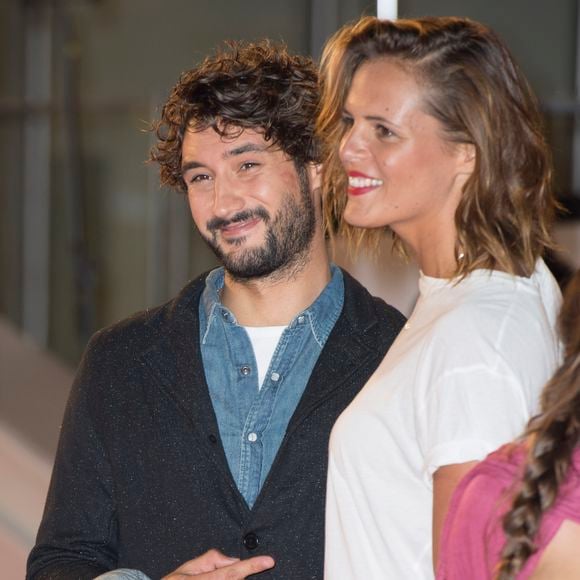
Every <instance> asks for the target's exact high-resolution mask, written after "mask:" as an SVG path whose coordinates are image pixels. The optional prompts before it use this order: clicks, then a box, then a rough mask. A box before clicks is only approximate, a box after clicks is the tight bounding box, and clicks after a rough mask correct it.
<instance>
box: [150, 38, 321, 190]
mask: <svg viewBox="0 0 580 580" xmlns="http://www.w3.org/2000/svg"><path fill="white" fill-rule="evenodd" d="M318 104H319V92H318V73H317V69H316V67H315V65H314V63H313V62H312V60H311V59H310V58H306V57H303V56H294V55H290V54H288V51H287V49H286V47H285V46H282V45H274V44H272V43H270V42H269V41H261V42H258V43H239V42H229V43H227V44H226V45H225V47H224V48H222V49H220V50H218V51H217V52H216V53H215V54H214V55H213V56H211V57H208V58H206V59H205V60H204V61H203V63H202V64H201V65H200V66H198V67H196V68H194V69H192V70H190V71H187V72H184V73H183V74H182V75H181V77H180V79H179V81H178V83H177V84H176V85H175V87H174V88H173V90H172V91H171V95H170V96H169V99H168V100H167V102H166V103H165V105H164V106H163V110H162V114H161V119H160V120H159V121H158V122H157V123H156V124H155V125H154V130H155V132H156V135H157V138H158V141H157V144H156V145H155V146H154V147H153V148H152V150H151V154H150V159H151V160H152V161H157V162H158V163H159V165H160V173H161V183H162V184H163V185H168V186H170V187H174V188H176V189H179V190H181V191H184V190H185V185H184V183H183V179H182V175H181V148H182V144H183V137H184V135H185V131H186V130H187V129H188V127H192V128H193V129H195V130H201V131H203V130H204V129H207V128H208V127H211V128H213V129H214V130H215V131H216V132H217V133H219V134H220V135H227V136H232V135H236V134H237V133H239V132H240V131H242V130H244V129H252V130H255V131H259V132H261V133H263V135H264V137H265V139H266V140H267V141H270V142H271V143H272V145H273V146H275V147H279V148H280V149H281V150H282V151H284V153H286V154H287V155H288V156H289V157H290V158H291V159H292V160H293V161H294V163H295V164H296V166H297V167H303V166H304V165H305V164H306V163H310V162H314V163H318V162H319V160H320V151H319V145H318V142H317V140H316V137H315V133H314V124H315V119H316V113H317V110H318Z"/></svg>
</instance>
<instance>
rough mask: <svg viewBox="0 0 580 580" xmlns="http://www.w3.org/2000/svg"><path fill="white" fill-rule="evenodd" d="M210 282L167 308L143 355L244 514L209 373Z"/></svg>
mask: <svg viewBox="0 0 580 580" xmlns="http://www.w3.org/2000/svg"><path fill="white" fill-rule="evenodd" d="M204 284H205V275H204V276H202V277H200V278H198V279H197V280H196V281H195V282H193V283H192V284H191V285H188V286H187V287H186V288H185V289H184V291H183V292H182V293H181V294H180V295H179V296H178V297H177V298H176V299H175V300H174V301H173V303H170V304H169V305H168V307H166V309H167V314H166V317H165V319H164V320H163V322H162V324H161V327H160V328H159V329H158V335H159V336H158V339H157V340H155V341H154V342H153V344H152V346H151V347H150V348H149V349H147V350H146V351H144V352H143V353H142V354H141V360H142V362H143V364H144V366H145V368H146V369H147V370H148V372H149V374H150V375H151V377H152V378H153V381H154V384H156V385H158V386H159V389H160V391H162V392H163V393H164V394H165V395H166V396H168V397H169V398H170V399H171V400H172V401H173V402H174V404H175V405H176V407H177V408H178V409H179V411H180V412H181V413H182V415H183V416H184V417H185V419H186V420H187V422H188V424H189V426H190V428H191V431H192V434H193V436H194V437H195V439H196V444H197V445H198V446H199V449H200V450H201V451H203V452H204V453H205V455H206V456H207V458H208V459H209V460H210V461H211V462H212V463H213V464H214V466H215V467H216V469H218V470H219V472H220V473H221V476H223V478H224V479H223V481H227V482H228V484H229V487H230V488H232V490H233V491H234V493H235V496H236V498H237V503H238V504H239V505H240V507H241V508H242V509H243V511H247V509H248V508H247V505H246V503H245V501H244V499H243V497H242V496H241V494H240V493H239V491H238V488H237V486H236V484H235V481H234V479H233V477H232V474H231V472H230V469H229V465H228V462H227V459H226V455H225V451H224V448H223V445H222V443H221V438H220V435H219V428H218V424H217V419H216V416H215V412H214V409H213V404H212V402H211V397H210V395H209V389H208V386H207V383H206V379H205V372H204V370H203V362H202V359H201V352H200V343H199V316H198V314H197V309H198V306H199V298H200V296H201V293H202V291H203V288H204Z"/></svg>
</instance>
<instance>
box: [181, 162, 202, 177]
mask: <svg viewBox="0 0 580 580" xmlns="http://www.w3.org/2000/svg"><path fill="white" fill-rule="evenodd" d="M198 167H203V164H202V163H199V162H198V161H186V162H185V163H182V164H181V173H182V174H183V173H185V172H186V171H189V170H190V169H197V168H198Z"/></svg>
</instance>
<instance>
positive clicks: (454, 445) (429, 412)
mask: <svg viewBox="0 0 580 580" xmlns="http://www.w3.org/2000/svg"><path fill="white" fill-rule="evenodd" d="M526 401H527V398H526V397H525V396H524V393H523V389H522V387H521V385H520V384H519V383H518V381H517V380H516V379H515V377H514V376H513V375H511V374H510V373H509V372H504V373H502V372H498V371H495V370H493V369H490V368H489V367H486V366H484V365H481V366H479V365H474V366H471V367H465V368H461V369H457V370H454V371H452V372H448V373H445V374H443V376H441V377H440V378H439V379H438V380H437V382H436V383H435V384H434V385H432V386H431V389H430V392H429V396H428V398H427V400H426V401H425V404H424V405H423V406H422V409H421V411H420V412H419V413H420V415H422V417H419V420H420V424H421V425H422V427H423V428H422V429H421V433H420V438H422V439H423V441H422V442H421V444H422V446H423V455H424V457H425V465H424V474H425V477H426V479H427V481H428V482H429V484H431V480H432V476H433V473H434V472H435V471H436V470H437V469H438V468H439V467H442V466H444V465H450V464H453V463H465V462H467V461H479V460H481V459H483V458H484V457H485V456H486V455H487V454H488V453H490V452H491V451H493V450H495V449H497V448H498V447H500V446H501V445H503V444H504V443H507V442H508V441H511V440H513V439H514V438H516V437H517V436H519V435H520V434H521V433H522V431H523V430H524V428H525V426H526V423H527V421H528V420H529V418H530V414H531V410H530V409H529V405H528V404H527V402H526ZM421 435H422V437H421Z"/></svg>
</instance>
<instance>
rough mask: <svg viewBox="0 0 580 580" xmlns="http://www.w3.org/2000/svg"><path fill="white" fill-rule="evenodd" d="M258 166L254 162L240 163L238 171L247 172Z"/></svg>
mask: <svg viewBox="0 0 580 580" xmlns="http://www.w3.org/2000/svg"><path fill="white" fill-rule="evenodd" d="M258 165H259V163H256V162H255V161H245V162H244V163H242V165H241V167H240V169H241V171H248V170H249V169H252V168H254V167H257V166H258Z"/></svg>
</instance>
